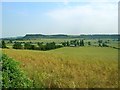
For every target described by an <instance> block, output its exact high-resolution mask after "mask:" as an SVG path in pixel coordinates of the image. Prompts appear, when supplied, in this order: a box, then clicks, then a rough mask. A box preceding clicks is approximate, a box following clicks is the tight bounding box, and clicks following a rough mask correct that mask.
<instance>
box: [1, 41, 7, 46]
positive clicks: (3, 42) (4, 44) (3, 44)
mask: <svg viewBox="0 0 120 90" xmlns="http://www.w3.org/2000/svg"><path fill="white" fill-rule="evenodd" d="M2 48H7V47H6V43H5V41H4V40H2Z"/></svg>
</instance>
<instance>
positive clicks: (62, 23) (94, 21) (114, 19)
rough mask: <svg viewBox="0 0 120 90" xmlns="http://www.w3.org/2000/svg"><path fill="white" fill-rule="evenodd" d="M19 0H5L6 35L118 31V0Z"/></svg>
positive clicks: (4, 35)
mask: <svg viewBox="0 0 120 90" xmlns="http://www.w3.org/2000/svg"><path fill="white" fill-rule="evenodd" d="M16 1H18V2H14V0H11V2H8V0H3V2H2V36H3V37H13V36H23V35H25V34H26V33H40V34H74V35H79V34H112V33H118V1H119V0H81V1H80V0H79V1H78V0H61V1H59V0H58V1H57V2H56V1H55V0H46V2H45V0H44V1H43V0H41V2H40V0H39V2H38V0H36V2H35V1H34V2H33V0H24V1H25V2H19V0H16ZM48 1H49V2H48ZM0 5H1V4H0Z"/></svg>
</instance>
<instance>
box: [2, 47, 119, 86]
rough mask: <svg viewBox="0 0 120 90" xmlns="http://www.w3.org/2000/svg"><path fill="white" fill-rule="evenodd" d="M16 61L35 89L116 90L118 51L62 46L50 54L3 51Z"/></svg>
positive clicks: (46, 52) (12, 50)
mask: <svg viewBox="0 0 120 90" xmlns="http://www.w3.org/2000/svg"><path fill="white" fill-rule="evenodd" d="M2 51H3V53H5V54H7V55H8V56H9V57H12V58H13V59H15V60H17V61H19V62H20V63H21V64H20V67H21V68H22V69H23V70H24V71H25V72H26V73H27V75H28V77H29V78H30V79H31V80H32V81H33V82H32V85H33V87H37V88H117V87H118V50H117V49H113V48H110V47H92V46H91V47H63V48H59V49H54V50H49V51H37V50H15V49H3V50H2Z"/></svg>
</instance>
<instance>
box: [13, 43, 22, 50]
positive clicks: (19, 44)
mask: <svg viewBox="0 0 120 90" xmlns="http://www.w3.org/2000/svg"><path fill="white" fill-rule="evenodd" d="M13 48H14V49H22V48H23V46H22V44H21V43H20V42H16V43H14V45H13Z"/></svg>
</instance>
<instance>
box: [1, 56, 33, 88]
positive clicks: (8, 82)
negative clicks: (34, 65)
mask: <svg viewBox="0 0 120 90" xmlns="http://www.w3.org/2000/svg"><path fill="white" fill-rule="evenodd" d="M0 62H2V87H3V88H27V87H31V85H32V83H31V80H30V79H28V78H27V77H26V76H25V74H24V73H23V72H22V71H21V70H20V68H19V63H18V62H16V61H14V60H13V59H12V58H9V57H8V56H7V55H5V54H3V55H2V57H1V58H0Z"/></svg>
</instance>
